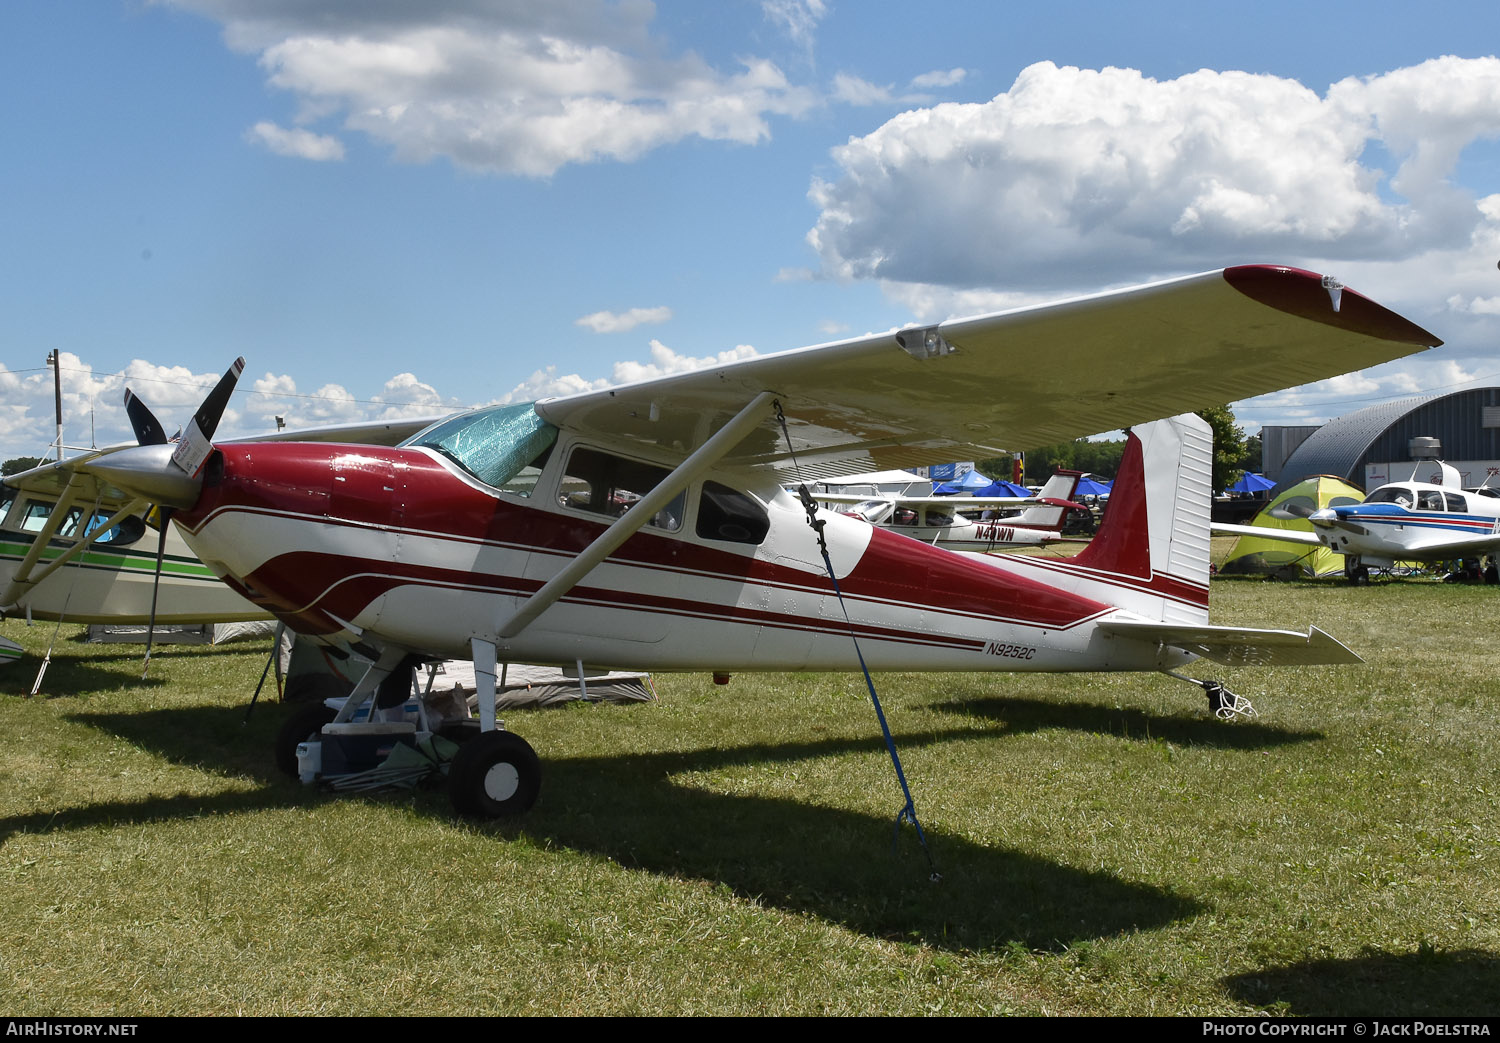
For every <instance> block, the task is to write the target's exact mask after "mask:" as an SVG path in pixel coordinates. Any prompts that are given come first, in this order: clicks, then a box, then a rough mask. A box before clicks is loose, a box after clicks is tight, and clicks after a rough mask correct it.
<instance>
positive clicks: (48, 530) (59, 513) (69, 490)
mask: <svg viewBox="0 0 1500 1043" xmlns="http://www.w3.org/2000/svg"><path fill="white" fill-rule="evenodd" d="M83 483H84V478H83V475H81V474H78V473H76V472H75V473H74V474H72V475H70V476H69V478H68V484H67V485H66V486H64V487H63V491H62V495H61V496H59V497H58V498H57V503H56V504H54V505H53V507H52V513H51V514H50V515H48V516H47V521H46V522H45V524H43V525H42V529H41V531H40V532H38V533H37V534H36V539H35V540H34V541H33V542H32V544H31V549H30V550H29V551H27V552H26V557H24V558H22V559H21V564H19V565H17V566H16V571H15V577H14V580H13V582H12V584H11V587H10V588H8V589H7V590H6V594H10V593H11V592H12V590H13V589H14V588H15V587H17V586H19V585H20V584H21V583H23V582H25V579H26V577H27V576H29V575H31V570H32V569H33V568H35V567H36V563H37V561H38V560H39V559H40V558H41V556H42V552H43V551H45V550H46V549H47V544H49V543H51V542H52V537H53V536H56V535H57V530H58V529H59V528H61V527H62V523H63V519H65V518H66V517H67V516H68V510H69V509H70V508H71V507H72V506H73V504H74V502H75V501H76V500H77V499H78V494H79V493H80V492H82V491H83ZM16 597H17V598H19V597H20V594H19V592H17V594H16ZM5 603H6V604H13V603H14V602H12V601H9V600H7V601H6V602H5Z"/></svg>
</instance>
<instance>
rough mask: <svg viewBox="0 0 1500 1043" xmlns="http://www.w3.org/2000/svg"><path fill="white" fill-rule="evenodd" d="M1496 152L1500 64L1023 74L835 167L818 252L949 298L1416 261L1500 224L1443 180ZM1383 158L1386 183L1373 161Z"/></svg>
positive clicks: (1051, 68) (854, 275)
mask: <svg viewBox="0 0 1500 1043" xmlns="http://www.w3.org/2000/svg"><path fill="white" fill-rule="evenodd" d="M1497 136H1500V60H1497V59H1494V58H1484V59H1459V58H1440V59H1434V60H1432V61H1429V62H1424V63H1422V64H1421V65H1418V66H1414V67H1411V68H1408V69H1400V70H1396V71H1395V72H1392V73H1388V74H1385V75H1383V76H1374V77H1368V78H1363V79H1348V80H1344V81H1341V82H1339V83H1337V84H1334V85H1333V86H1332V87H1330V88H1329V89H1328V91H1327V92H1326V94H1325V95H1323V96H1319V95H1318V94H1317V93H1316V92H1314V91H1313V90H1311V89H1309V88H1307V87H1305V86H1303V85H1302V84H1300V83H1297V82H1296V81H1294V80H1289V79H1283V78H1280V77H1275V76H1269V75H1252V74H1250V73H1244V72H1215V71H1212V70H1201V71H1199V72H1196V73H1193V74H1191V75H1188V76H1184V77H1181V78H1179V79H1176V80H1170V81H1158V80H1153V79H1151V78H1149V77H1146V76H1144V75H1142V74H1141V73H1140V72H1137V71H1135V70H1130V69H1115V68H1106V69H1102V70H1087V69H1076V68H1059V67H1058V66H1056V65H1054V64H1052V63H1050V62H1041V63H1038V64H1036V65H1032V66H1030V67H1029V68H1027V69H1025V70H1024V71H1023V72H1022V73H1021V74H1020V76H1019V77H1018V78H1017V79H1016V81H1015V83H1014V85H1013V86H1012V87H1011V89H1010V90H1009V91H1007V92H1006V93H1004V94H1001V95H998V96H997V97H995V98H993V99H991V100H990V101H988V102H984V103H981V104H943V105H936V106H933V107H930V108H925V109H920V110H917V111H912V112H906V113H903V114H901V115H899V116H897V117H895V118H893V119H891V120H890V121H888V122H887V123H886V124H885V125H884V126H882V127H880V128H878V129H877V130H875V131H874V132H872V133H870V134H867V135H865V136H864V137H861V138H856V139H853V140H851V141H849V142H848V143H847V144H845V145H842V146H840V147H838V148H836V149H834V150H833V157H834V159H835V160H836V162H837V163H838V165H839V167H840V168H841V169H842V173H841V175H839V176H837V177H834V178H831V179H828V180H823V179H818V180H815V181H814V182H813V185H812V189H811V191H810V197H811V199H812V201H813V202H814V203H815V204H816V205H817V207H818V209H819V216H818V220H817V223H816V225H815V226H814V228H813V229H812V230H811V231H810V232H809V233H808V241H809V243H810V244H811V245H812V247H813V248H814V249H815V250H816V251H817V253H818V255H819V258H820V259H821V262H822V270H823V272H824V274H825V275H829V276H833V277H837V278H845V279H868V278H873V279H880V280H885V281H886V282H887V283H888V284H891V285H896V284H910V285H916V286H930V287H938V288H946V289H949V290H953V289H961V290H971V289H976V288H982V287H1005V288H1006V289H1008V290H1011V291H1023V292H1024V291H1028V290H1041V289H1054V290H1055V289H1059V288H1077V287H1098V286H1102V285H1108V284H1113V283H1119V282H1122V281H1124V282H1133V281H1139V280H1141V279H1142V278H1143V277H1146V276H1150V275H1154V274H1165V273H1169V272H1181V271H1190V270H1194V269H1199V268H1211V267H1217V266H1218V265H1220V264H1223V263H1225V260H1226V256H1227V257H1228V258H1230V259H1233V260H1240V259H1246V258H1255V259H1261V258H1265V257H1271V258H1280V257H1283V256H1291V257H1318V258H1328V259H1335V260H1337V259H1341V258H1348V259H1360V260H1362V261H1367V260H1378V259H1398V258H1409V257H1412V256H1414V255H1417V254H1420V253H1422V252H1423V251H1428V250H1433V249H1457V248H1462V247H1464V246H1466V245H1467V244H1468V243H1470V242H1471V240H1472V238H1473V237H1474V235H1475V234H1476V233H1477V232H1479V231H1480V230H1481V229H1482V228H1484V227H1485V226H1491V227H1492V226H1493V225H1494V223H1495V215H1494V214H1493V213H1491V212H1487V211H1486V209H1485V208H1482V207H1481V206H1479V205H1478V201H1476V199H1475V198H1474V196H1473V194H1472V193H1469V192H1466V191H1465V190H1464V189H1462V188H1461V187H1460V186H1457V185H1455V184H1453V183H1452V182H1451V180H1450V177H1449V176H1450V174H1451V173H1452V170H1453V167H1454V164H1455V162H1456V160H1457V157H1458V155H1459V153H1460V152H1461V151H1462V149H1463V147H1464V146H1465V145H1467V144H1469V143H1472V142H1474V141H1477V140H1482V139H1490V138H1495V137H1497ZM1376 151H1380V152H1383V153H1384V154H1386V155H1389V156H1391V157H1393V158H1394V159H1395V161H1396V162H1397V164H1398V166H1397V169H1396V170H1395V171H1384V170H1381V169H1379V168H1377V167H1375V166H1372V165H1370V164H1369V163H1368V161H1367V159H1366V157H1367V155H1369V154H1373V153H1375V152H1376Z"/></svg>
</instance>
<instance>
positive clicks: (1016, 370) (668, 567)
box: [10, 265, 1440, 815]
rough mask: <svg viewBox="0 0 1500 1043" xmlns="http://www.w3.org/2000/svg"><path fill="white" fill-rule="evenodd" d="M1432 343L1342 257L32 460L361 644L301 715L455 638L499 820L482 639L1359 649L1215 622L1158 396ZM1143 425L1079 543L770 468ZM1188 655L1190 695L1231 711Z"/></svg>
mask: <svg viewBox="0 0 1500 1043" xmlns="http://www.w3.org/2000/svg"><path fill="white" fill-rule="evenodd" d="M1438 343H1440V342H1439V341H1438V340H1437V338H1435V337H1433V336H1432V335H1431V334H1429V333H1427V332H1426V331H1425V330H1423V329H1421V328H1420V327H1417V326H1415V325H1413V324H1412V323H1410V322H1409V321H1407V320H1405V319H1403V318H1401V317H1400V316H1398V315H1396V314H1395V313H1393V312H1391V311H1389V310H1387V309H1385V308H1382V307H1381V306H1380V305H1378V304H1375V303H1374V302H1373V301H1370V300H1369V299H1368V298H1365V297H1363V296H1362V295H1360V294H1358V293H1355V292H1354V291H1352V290H1348V289H1345V288H1343V286H1342V285H1341V284H1339V283H1338V282H1337V281H1336V280H1332V279H1329V278H1326V277H1324V278H1320V277H1319V276H1317V275H1315V274H1313V273H1310V272H1305V271H1301V270H1298V269H1294V268H1283V267H1271V266H1266V265H1250V266H1243V267H1237V268H1228V269H1224V270H1221V271H1214V272H1208V273H1204V274H1201V275H1196V276H1189V277H1185V278H1181V279H1174V280H1170V281H1167V282H1162V283H1155V284H1151V285H1147V286H1142V287H1137V288H1134V289H1130V290H1121V291H1114V292H1110V293H1104V294H1099V295H1095V296H1091V297H1083V298H1077V299H1074V300H1070V301H1065V302H1062V303H1059V304H1053V305H1046V306H1039V307H1027V308H1020V309H1015V310H1012V311H1008V312H1001V313H997V314H992V315H985V316H979V317H976V318H970V319H957V320H950V321H947V322H943V323H939V324H936V325H932V326H927V327H921V328H911V329H903V330H896V331H891V332H888V333H882V334H875V335H868V336H864V337H860V338H857V339H853V340H848V341H842V342H838V343H833V344H825V345H821V346H817V347H812V348H804V349H799V350H794V351H789V352H783V353H779V354H774V355H766V356H760V357H757V358H753V359H748V360H745V361H741V362H737V363H732V364H728V365H723V366H718V367H713V368H709V369H702V370H696V371H693V372H690V373H682V374H675V375H672V376H668V377H663V378H659V379H654V380H648V381H643V382H640V383H636V384H629V385H625V386H621V387H615V388H610V389H607V390H603V391H597V392H589V393H585V394H579V395H572V396H568V397H565V398H559V399H552V400H547V401H543V402H538V403H535V404H525V405H510V406H497V407H490V408H485V409H479V410H475V411H472V412H468V413H463V414H460V415H457V416H455V417H452V418H450V419H448V420H445V421H443V422H441V423H439V424H436V425H434V426H433V427H431V428H428V429H427V430H426V431H423V432H421V433H419V434H417V435H415V436H413V437H412V438H410V439H408V440H407V441H405V442H403V443H402V444H401V445H400V446H398V447H396V448H391V449H385V448H373V447H368V446H348V445H328V444H306V443H295V442H279V443H276V442H267V443H260V444H247V443H236V442H227V441H226V442H220V443H219V444H217V445H216V444H214V443H213V442H212V441H211V435H212V428H213V426H214V424H215V423H216V421H217V415H216V414H215V413H214V410H213V409H210V408H209V404H208V403H206V404H205V407H204V409H202V410H200V413H199V416H198V417H197V418H195V420H194V422H193V423H192V424H191V425H189V430H188V434H187V435H186V436H185V437H184V438H183V440H182V442H181V443H179V445H178V447H177V448H176V449H175V450H174V448H173V447H171V446H169V445H163V444H159V443H156V440H155V439H154V438H153V437H141V439H140V440H141V442H142V443H143V444H142V445H140V446H138V447H130V448H118V449H113V450H105V451H101V452H98V453H95V454H92V455H89V456H84V457H79V458H77V459H74V460H71V461H68V462H67V463H66V464H60V465H51V466H52V467H62V468H64V469H65V470H68V471H69V473H71V474H76V475H78V476H80V477H81V479H82V480H84V481H86V482H93V483H97V484H100V485H108V486H111V487H114V488H118V489H121V490H125V489H129V490H131V491H132V492H133V493H134V494H135V495H138V496H142V497H146V498H149V499H150V500H152V501H153V502H155V503H159V504H162V505H165V506H168V507H171V508H173V509H174V513H173V518H174V520H175V522H176V523H177V524H178V525H179V526H180V527H181V529H182V531H183V535H184V538H185V539H186V540H187V542H188V544H189V546H191V547H192V548H193V549H194V550H195V551H196V552H197V553H198V556H199V557H200V558H201V559H202V560H203V562H204V563H205V564H206V565H208V566H209V567H210V568H211V569H213V570H214V572H215V573H217V574H218V575H220V576H221V577H223V578H224V579H225V581H226V582H228V583H229V584H230V585H231V586H232V587H234V588H235V589H236V590H238V591H239V592H240V593H241V594H243V595H244V596H245V597H246V598H247V599H249V600H250V601H251V602H253V603H254V604H256V605H259V606H261V607H263V608H265V609H267V610H268V611H270V612H272V613H273V614H275V615H276V616H278V617H279V618H281V619H282V620H284V621H285V622H286V623H287V624H288V625H289V626H290V627H292V628H293V629H295V630H297V631H298V632H300V633H303V634H308V635H314V636H316V637H317V638H319V639H320V640H322V641H324V642H327V643H329V644H332V645H335V646H357V647H363V648H368V649H370V650H371V651H372V652H373V654H374V656H375V663H374V665H373V666H372V667H371V668H370V670H369V671H368V672H367V673H366V674H365V675H364V676H363V677H362V678H361V680H360V682H359V684H358V685H357V686H356V688H355V691H354V693H353V694H352V695H351V696H350V697H349V700H348V701H347V702H346V703H345V704H344V706H343V708H342V709H341V710H339V711H338V713H337V715H336V717H335V719H334V721H333V722H332V723H331V724H329V725H326V726H324V727H323V728H321V729H320V728H319V724H320V720H310V721H308V722H307V724H306V725H305V729H306V730H305V731H304V732H303V734H302V736H301V737H303V738H305V737H307V736H308V735H312V736H314V737H316V736H317V735H319V734H321V735H322V737H323V739H324V740H325V741H328V740H330V739H332V738H333V737H334V736H335V733H336V732H337V730H338V729H339V728H343V727H347V726H348V724H349V721H350V720H351V719H352V717H353V715H354V713H355V711H356V709H357V708H358V707H359V705H360V704H361V703H362V702H364V701H365V700H366V699H367V698H368V697H369V696H371V695H372V694H373V695H376V705H377V707H379V706H383V705H385V704H384V702H383V700H385V699H386V698H387V697H388V696H394V698H397V699H400V698H404V692H403V689H404V691H405V692H409V691H410V685H409V684H404V683H396V684H394V685H391V684H388V683H387V682H388V681H389V680H392V679H399V678H401V676H402V674H403V673H407V674H409V672H410V670H409V668H410V665H411V664H412V663H414V662H419V661H422V660H424V659H426V658H438V657H441V658H470V659H472V660H473V662H474V664H475V675H476V680H477V681H478V683H479V686H480V689H481V694H480V697H479V700H478V706H479V713H480V734H479V735H477V736H476V737H473V738H470V739H468V740H467V741H466V742H464V743H463V744H462V746H460V748H459V750H458V753H457V754H456V755H455V757H454V759H453V762H452V764H451V766H450V771H449V790H450V795H451V797H452V799H453V802H454V804H455V806H456V807H457V808H458V809H459V810H460V811H463V812H466V813H473V814H481V815H501V814H510V813H516V812H519V811H522V810H524V809H525V808H527V807H529V806H530V804H531V803H532V802H533V801H534V800H535V798H536V795H537V792H538V788H539V786H540V775H541V771H540V763H539V761H538V759H537V757H536V754H535V752H534V751H533V750H532V749H531V747H530V746H529V745H528V744H527V743H526V742H525V741H524V740H522V739H520V738H519V737H517V736H515V735H513V734H512V733H510V732H507V731H503V730H498V729H497V728H496V724H495V716H494V702H493V695H494V687H495V674H496V670H497V663H499V662H510V661H528V662H537V663H550V664H577V665H578V666H579V667H581V668H586V667H587V666H590V665H597V666H601V667H602V666H606V665H607V666H619V667H645V668H650V669H653V670H703V671H710V670H711V671H720V672H730V671H740V670H752V671H753V670H800V669H809V670H850V669H858V667H859V665H860V662H861V658H860V655H861V652H862V655H863V661H864V662H866V663H868V665H869V666H870V667H871V668H873V669H878V670H893V669H899V670H941V671H973V670H1005V671H1025V670H1042V671H1097V670H1151V671H1174V670H1175V669H1176V668H1178V667H1181V666H1184V665H1186V664H1187V663H1189V662H1191V661H1192V660H1194V659H1196V658H1198V657H1206V658H1209V659H1212V660H1214V661H1216V662H1220V663H1228V664H1309V663H1346V662H1354V661H1357V657H1356V656H1355V655H1353V653H1351V652H1350V651H1349V650H1348V649H1346V648H1345V647H1344V646H1343V645H1341V644H1339V643H1338V642H1337V641H1335V640H1334V639H1332V638H1331V637H1328V636H1327V635H1326V634H1324V633H1323V632H1321V631H1319V630H1317V629H1316V628H1312V629H1311V630H1310V631H1309V632H1307V633H1300V632H1295V631H1284V630H1258V629H1246V628H1241V627H1225V626H1214V625H1211V624H1210V623H1209V619H1208V564H1209V561H1208V546H1209V520H1208V504H1209V495H1210V491H1209V474H1210V467H1209V464H1210V456H1211V452H1212V445H1211V437H1210V434H1209V431H1208V428H1207V425H1205V424H1203V423H1202V422H1201V421H1199V420H1198V419H1197V418H1195V417H1190V416H1185V417H1176V418H1174V419H1171V420H1165V421H1157V418H1159V417H1162V416H1168V415H1171V414H1175V413H1179V412H1183V411H1186V410H1189V409H1194V408H1201V407H1203V406H1204V405H1206V404H1214V403H1219V402H1226V401H1232V400H1235V399H1238V398H1242V397H1246V396H1250V395H1257V394H1262V393H1265V392H1269V391H1272V390H1276V389H1279V388H1283V387H1286V386H1289V385H1295V384H1301V383H1306V382H1308V381H1312V380H1316V379H1320V378H1323V377H1328V376H1332V375H1334V374H1337V373H1342V372H1346V371H1348V370H1351V369H1359V368H1362V367H1365V366H1369V365H1372V364H1375V363H1378V362H1382V361H1385V360H1388V359H1390V358H1394V357H1398V356H1401V355H1405V354H1408V353H1410V352H1412V351H1414V350H1418V349H1420V348H1422V347H1425V346H1429V345H1435V344H1438ZM1043 359H1056V360H1061V359H1067V361H1068V365H1067V366H1066V369H1065V370H1064V368H1063V367H1061V366H1059V365H1045V364H1042V363H1041V362H1039V360H1043ZM237 372H238V370H237V368H231V371H230V373H228V374H226V376H225V382H226V383H228V384H229V385H230V386H232V384H233V380H234V378H235V377H236V376H237ZM1001 384H1003V385H1004V386H1005V387H1006V389H1007V394H1005V395H1004V396H995V395H993V394H992V393H991V391H992V389H993V388H994V387H996V386H999V385H1001ZM217 394H218V393H217V391H216V392H215V395H211V396H210V401H213V400H214V399H215V396H216V395H217ZM223 397H225V398H227V394H226V395H225V396H223ZM219 408H220V409H222V406H220V407H219ZM1152 421H1156V422H1152ZM153 422H154V421H153ZM156 426H157V427H159V425H156ZM1132 426H1134V430H1133V432H1132V434H1131V436H1130V438H1129V440H1128V444H1127V449H1126V452H1125V456H1124V461H1123V463H1122V466H1121V472H1120V476H1119V479H1118V480H1117V482H1116V485H1115V491H1114V496H1113V498H1112V501H1111V503H1112V506H1111V508H1110V511H1109V518H1108V520H1107V522H1106V523H1105V525H1104V527H1103V530H1102V531H1101V532H1100V533H1099V535H1098V536H1096V537H1095V539H1094V541H1093V542H1092V543H1091V544H1090V545H1089V547H1088V548H1087V549H1086V550H1085V551H1084V552H1083V553H1081V554H1079V555H1078V556H1077V557H1075V558H1069V559H1053V558H1044V557H1026V556H1020V555H985V554H964V553H957V552H953V551H947V550H943V549H941V548H939V547H933V546H930V545H925V544H923V543H920V542H918V541H916V540H910V539H906V538H904V537H900V536H897V535H895V534H894V533H890V532H886V531H884V530H881V529H878V528H874V527H872V526H869V525H866V524H864V523H863V522H859V521H856V520H854V519H852V518H846V517H843V516H841V515H839V514H837V513H834V512H827V511H823V512H819V511H816V510H815V508H814V505H813V504H812V503H811V497H810V496H808V497H804V499H803V502H799V501H798V499H797V498H794V497H793V496H792V495H791V494H789V493H787V492H786V491H785V490H784V489H783V488H782V486H783V484H784V483H785V482H787V481H791V480H799V481H800V480H806V479H819V478H823V477H828V476H833V475H838V474H849V473H856V472H861V471H870V470H879V469H883V468H889V467H903V466H912V465H920V464H931V463H940V462H943V461H945V460H953V459H982V458H984V457H987V456H993V455H997V454H998V452H999V451H1000V447H1002V446H1007V445H1015V444H1018V443H1020V442H1022V441H1027V442H1032V443H1050V442H1058V441H1063V440H1066V439H1071V438H1074V437H1080V436H1084V435H1088V434H1093V433H1095V432H1096V431H1098V430H1101V429H1103V430H1110V429H1117V428H1126V427H1132ZM137 430H138V433H139V432H140V431H142V430H145V432H146V435H148V436H149V435H151V433H152V427H151V425H149V424H138V425H137ZM153 443H156V444H153ZM10 481H12V482H17V479H16V478H12V479H10ZM25 482H26V475H22V476H19V483H18V484H20V485H22V486H23V487H24V485H25ZM853 639H857V642H858V644H857V646H856V644H855V640H853ZM1175 676H1182V675H1175ZM1184 679H1185V680H1189V681H1191V682H1192V683H1194V684H1197V685H1199V686H1201V687H1203V688H1204V689H1205V690H1207V691H1208V692H1209V695H1210V702H1211V705H1218V706H1220V707H1222V708H1224V709H1231V708H1233V707H1234V706H1235V705H1237V703H1236V701H1235V700H1236V697H1234V696H1232V694H1230V693H1227V692H1226V691H1225V690H1223V689H1222V687H1221V686H1220V685H1218V684H1216V683H1215V682H1211V681H1200V680H1195V679H1192V678H1184ZM330 713H331V711H330ZM321 720H327V718H326V717H324V718H321ZM330 729H333V730H330ZM294 738H296V737H295V736H294Z"/></svg>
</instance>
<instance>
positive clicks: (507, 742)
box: [448, 732, 542, 818]
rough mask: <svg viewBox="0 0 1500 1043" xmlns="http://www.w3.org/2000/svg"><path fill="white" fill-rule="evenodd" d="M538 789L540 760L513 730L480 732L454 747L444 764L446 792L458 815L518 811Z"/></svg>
mask: <svg viewBox="0 0 1500 1043" xmlns="http://www.w3.org/2000/svg"><path fill="white" fill-rule="evenodd" d="M541 789H542V762H541V760H539V759H538V758H537V755H536V751H535V750H533V749H532V748H531V744H530V743H528V742H527V741H526V740H525V739H523V738H521V737H520V736H519V735H516V734H515V733H513V732H481V733H480V734H479V735H476V736H475V737H474V738H472V739H470V740H469V741H468V742H466V743H464V744H463V745H462V746H460V747H459V748H458V753H456V754H454V756H453V763H452V764H451V765H450V766H449V768H448V796H449V798H450V799H451V800H452V801H453V807H454V808H455V809H456V810H457V811H458V813H459V814H461V815H473V816H475V817H477V818H501V817H504V816H507V815H519V814H521V813H522V812H523V811H525V810H526V809H527V808H529V807H531V805H533V804H535V803H536V798H537V794H538V793H540V792H541Z"/></svg>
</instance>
